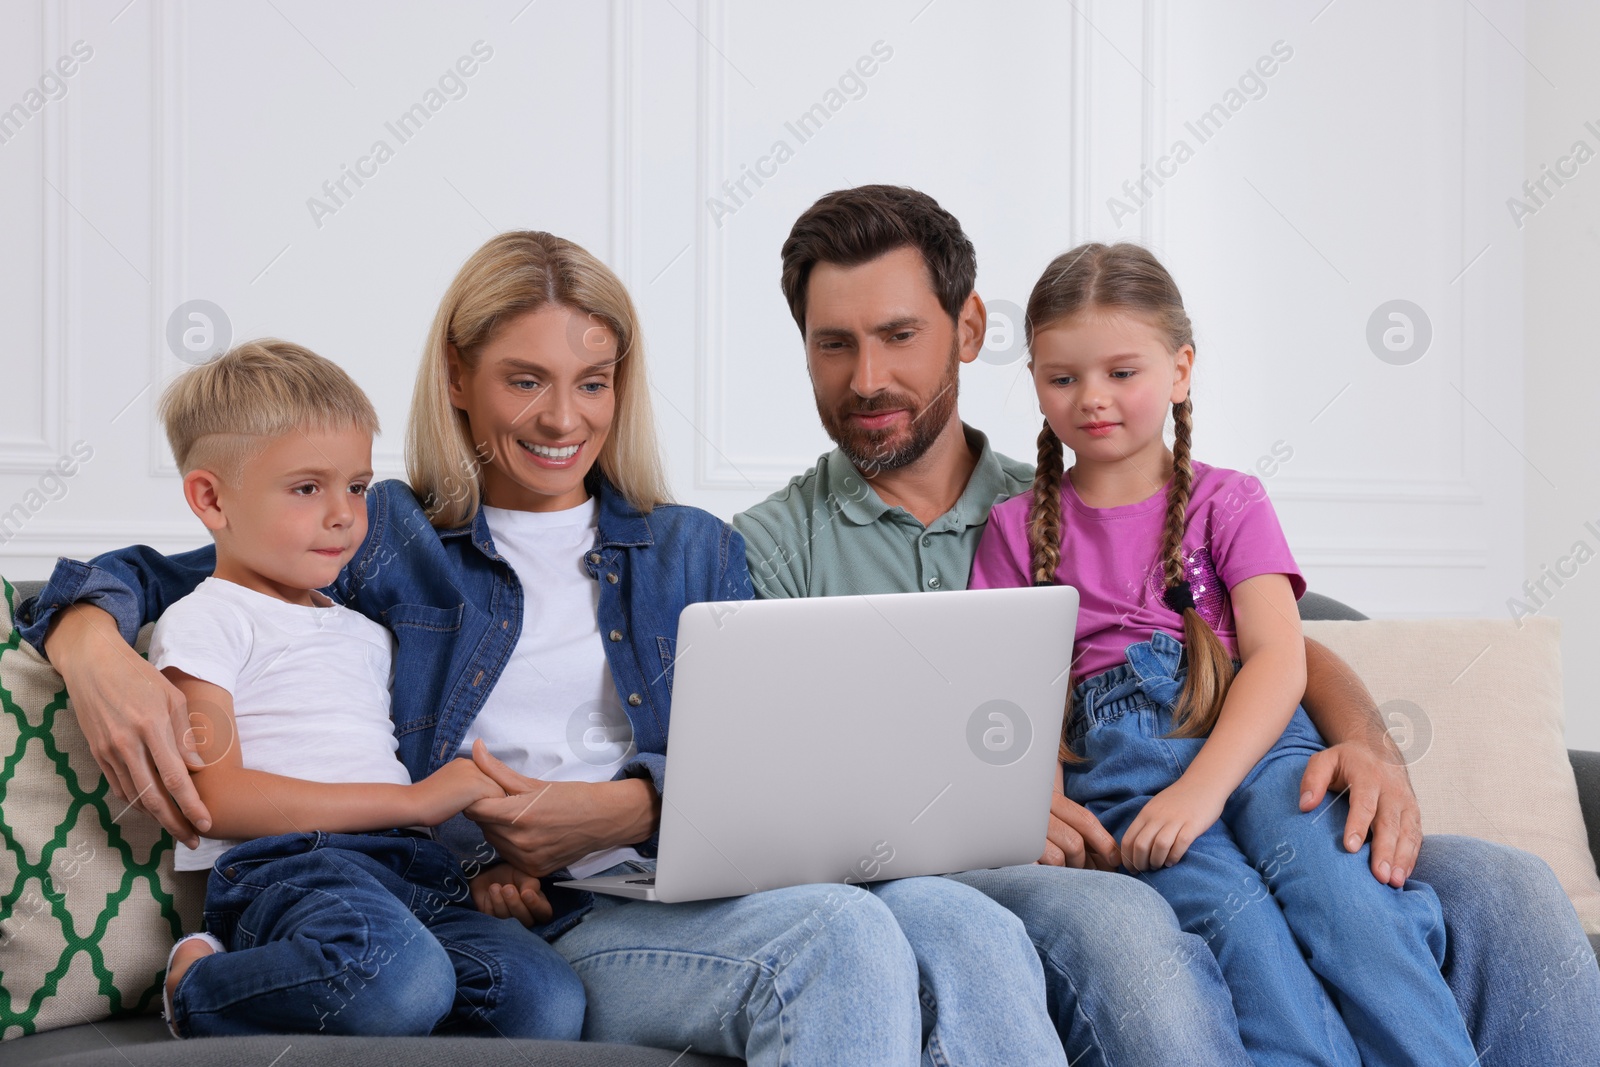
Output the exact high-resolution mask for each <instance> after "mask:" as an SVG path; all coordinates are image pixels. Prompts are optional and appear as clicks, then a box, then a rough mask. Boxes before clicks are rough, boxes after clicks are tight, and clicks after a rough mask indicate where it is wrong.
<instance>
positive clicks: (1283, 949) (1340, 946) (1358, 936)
mask: <svg viewBox="0 0 1600 1067" xmlns="http://www.w3.org/2000/svg"><path fill="white" fill-rule="evenodd" d="M1182 653H1183V647H1182V645H1181V644H1180V643H1179V642H1178V641H1176V640H1175V639H1173V638H1172V637H1170V636H1168V635H1166V634H1164V633H1159V632H1158V633H1155V634H1153V635H1152V637H1151V640H1149V641H1147V642H1142V643H1140V644H1135V645H1132V646H1130V647H1129V648H1128V651H1127V658H1128V662H1127V663H1125V664H1123V665H1122V666H1120V667H1114V668H1112V669H1111V670H1109V671H1107V672H1105V673H1104V674H1100V675H1097V676H1095V677H1094V678H1091V679H1089V680H1088V681H1086V682H1083V683H1082V684H1081V685H1079V686H1078V687H1077V689H1076V690H1075V692H1074V694H1073V709H1074V710H1073V720H1072V725H1071V729H1070V732H1069V741H1070V742H1071V744H1072V747H1073V750H1074V751H1075V752H1076V753H1077V754H1078V755H1080V756H1083V757H1085V759H1086V762H1085V763H1083V764H1081V765H1075V766H1069V767H1068V772H1069V773H1068V779H1067V795H1068V796H1069V797H1070V798H1071V799H1073V800H1076V801H1077V802H1078V803H1080V804H1082V805H1084V806H1085V807H1086V808H1088V809H1089V810H1090V811H1091V812H1093V813H1094V814H1095V815H1096V816H1098V817H1099V819H1100V821H1101V822H1102V823H1103V824H1105V827H1106V829H1107V830H1109V831H1110V832H1111V834H1112V836H1114V837H1116V838H1117V839H1118V840H1121V838H1122V835H1123V834H1124V833H1125V832H1126V830H1127V828H1128V826H1129V825H1130V824H1131V823H1132V822H1133V820H1134V818H1135V816H1137V815H1138V814H1139V812H1140V811H1141V810H1142V809H1143V808H1144V805H1145V804H1146V803H1147V802H1148V801H1149V799H1150V798H1151V797H1152V796H1153V795H1155V794H1156V793H1158V792H1160V791H1161V790H1162V789H1164V788H1166V787H1167V786H1168V785H1170V784H1171V783H1172V782H1173V781H1175V780H1176V779H1177V778H1178V777H1179V776H1180V775H1181V774H1182V773H1183V772H1184V771H1185V770H1186V769H1187V768H1188V766H1189V764H1190V762H1191V761H1192V760H1193V759H1194V757H1195V754H1196V753H1198V752H1199V750H1200V747H1201V745H1202V744H1203V743H1204V742H1203V740H1202V739H1199V738H1172V737H1169V736H1167V735H1169V734H1170V733H1171V732H1172V727H1173V715H1172V706H1173V703H1174V702H1175V701H1176V699H1177V696H1178V692H1179V690H1180V688H1181V685H1182V681H1183V677H1184V673H1185V672H1184V670H1183V668H1182V666H1181V660H1182ZM1322 747H1323V746H1322V742H1321V739H1320V738H1319V737H1318V736H1317V733H1316V729H1315V728H1314V727H1313V726H1312V725H1311V721H1310V719H1308V718H1307V717H1306V714H1305V712H1304V710H1302V709H1298V708H1297V709H1296V710H1295V713H1294V716H1293V718H1292V719H1291V721H1290V723H1289V726H1288V727H1287V729H1285V730H1284V733H1283V735H1282V736H1281V737H1280V738H1279V739H1278V741H1277V742H1276V743H1275V744H1274V745H1273V747H1272V749H1271V750H1270V751H1269V752H1268V753H1267V754H1266V755H1265V756H1263V757H1262V758H1261V760H1260V761H1259V762H1258V763H1257V764H1256V766H1255V768H1254V769H1253V770H1251V772H1250V774H1249V775H1247V776H1246V777H1245V780H1244V781H1243V782H1242V783H1241V784H1240V785H1239V787H1238V789H1236V790H1235V791H1234V793H1233V795H1232V797H1230V798H1229V800H1228V803H1227V805H1226V806H1225V807H1224V809H1223V813H1222V818H1221V819H1220V820H1218V822H1216V823H1215V824H1213V825H1212V826H1211V827H1210V828H1209V829H1208V830H1207V831H1206V832H1205V833H1204V834H1202V835H1201V836H1200V837H1199V838H1198V839H1197V840H1196V841H1195V842H1194V843H1193V844H1192V845H1191V846H1190V847H1189V850H1188V852H1187V853H1186V854H1185V855H1184V857H1183V858H1182V859H1181V860H1179V861H1178V863H1176V864H1175V865H1173V866H1171V867H1167V868H1164V869H1162V870H1157V871H1148V872H1143V873H1141V874H1140V875H1139V878H1140V879H1141V880H1143V881H1145V882H1146V883H1147V884H1149V885H1151V886H1152V887H1154V888H1155V889H1156V891H1157V892H1159V893H1160V894H1161V895H1162V896H1163V897H1165V898H1166V899H1167V901H1168V903H1170V904H1171V905H1172V908H1173V911H1174V912H1175V913H1176V914H1177V916H1178V919H1179V921H1180V922H1181V923H1182V924H1183V927H1184V929H1185V930H1188V931H1190V932H1192V933H1195V934H1198V935H1200V936H1201V937H1203V938H1204V939H1205V941H1206V943H1207V944H1208V945H1209V946H1210V948H1211V950H1212V952H1213V954H1214V955H1215V956H1216V958H1217V962H1218V964H1219V965H1220V966H1221V968H1222V973H1223V975H1224V976H1225V977H1226V978H1227V981H1228V988H1229V990H1230V991H1231V992H1232V995H1233V1004H1234V1011H1235V1014H1236V1015H1237V1017H1238V1021H1239V1032H1240V1035H1241V1037H1242V1038H1243V1040H1244V1045H1245V1048H1246V1049H1247V1050H1249V1053H1250V1055H1251V1058H1252V1060H1253V1061H1254V1062H1255V1063H1257V1064H1312V1063H1329V1062H1334V1063H1348V1064H1357V1063H1363V1064H1366V1065H1367V1067H1376V1065H1380V1064H1417V1063H1429V1064H1440V1065H1452V1067H1456V1065H1458V1067H1468V1065H1471V1064H1476V1063H1477V1062H1478V1055H1477V1052H1476V1050H1475V1049H1474V1048H1473V1047H1472V1041H1471V1038H1470V1036H1469V1035H1468V1032H1467V1028H1466V1025H1465V1023H1464V1022H1463V1021H1462V1018H1461V1013H1460V1011H1459V1010H1458V1008H1457V1005H1456V1001H1455V998H1454V997H1453V996H1452V994H1451V991H1450V988H1449V986H1448V985H1446V983H1445V980H1444V977H1443V976H1442V975H1441V974H1440V970H1439V968H1440V966H1441V965H1442V963H1443V962H1444V957H1445V929H1444V920H1443V916H1442V915H1441V912H1440V907H1439V903H1438V900H1437V899H1436V897H1435V896H1434V893H1433V890H1432V889H1430V888H1429V887H1428V886H1426V885H1425V884H1423V883H1421V882H1417V881H1410V882H1408V883H1407V884H1406V886H1405V888H1404V889H1393V888H1390V887H1388V886H1385V885H1382V884H1381V883H1379V882H1378V880H1377V879H1376V878H1374V877H1373V876H1372V874H1371V871H1370V870H1369V867H1368V855H1367V850H1366V849H1364V848H1363V849H1362V850H1361V851H1360V852H1358V853H1350V852H1346V851H1345V850H1344V847H1343V845H1342V844H1341V843H1340V840H1339V836H1340V834H1341V833H1342V832H1343V829H1344V820H1345V814H1346V811H1345V805H1344V803H1343V802H1342V801H1340V800H1335V799H1332V798H1330V799H1327V800H1324V802H1323V803H1322V804H1321V805H1319V806H1318V807H1317V808H1316V810H1314V811H1311V812H1307V813H1302V812H1300V810H1299V806H1298V800H1297V798H1298V797H1299V787H1300V780H1301V776H1302V775H1303V774H1304V773H1305V767H1306V761H1307V760H1308V759H1309V758H1310V757H1311V755H1312V754H1314V753H1315V752H1318V751H1320V750H1321V748H1322Z"/></svg>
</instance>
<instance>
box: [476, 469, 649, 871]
mask: <svg viewBox="0 0 1600 1067" xmlns="http://www.w3.org/2000/svg"><path fill="white" fill-rule="evenodd" d="M483 511H484V517H485V518H486V519H487V520H488V523H489V533H490V534H491V535H492V536H493V537H494V543H495V547H496V548H497V549H499V551H500V554H501V555H502V556H504V557H505V559H506V562H507V563H509V564H511V568H512V570H514V571H515V572H516V575H517V580H518V581H519V582H520V583H521V585H522V596H523V604H522V632H521V633H520V634H519V635H518V636H517V647H516V648H515V649H513V650H512V653H511V659H510V661H509V662H508V663H507V664H506V667H505V670H504V671H502V672H501V674H500V679H499V681H497V682H496V683H495V686H494V689H492V690H491V691H490V693H489V696H488V698H487V699H486V700H485V701H484V703H483V708H482V709H481V710H479V712H478V715H477V717H476V718H474V719H473V720H472V725H471V726H469V727H468V728H467V733H466V736H465V737H463V738H462V739H461V749H460V753H461V755H463V756H467V757H471V755H472V742H473V741H474V740H476V739H477V738H480V737H481V738H483V741H484V744H485V745H487V746H488V748H489V751H490V752H492V753H494V754H495V755H496V756H498V757H499V758H500V759H502V760H504V761H505V763H506V765H507V766H509V767H511V768H512V769H513V770H516V771H518V772H520V773H522V774H525V775H527V776H528V777H529V778H540V779H543V780H545V781H550V782H609V781H610V780H611V779H612V778H614V777H616V774H617V772H618V771H619V770H621V769H622V767H623V766H624V765H625V764H626V763H627V762H628V761H629V760H631V759H632V758H633V756H634V753H635V751H636V749H635V747H634V744H633V726H632V724H631V723H630V722H629V721H628V715H627V713H626V712H625V711H624V710H623V708H622V701H621V700H619V699H618V698H617V687H616V684H615V682H613V681H612V678H611V668H610V666H609V665H608V664H607V663H606V653H605V646H604V644H602V643H601V642H602V640H603V639H602V637H601V634H600V623H599V607H600V587H599V585H598V583H596V582H595V580H594V579H593V578H591V577H589V574H588V572H587V571H585V570H584V568H583V556H584V554H585V553H586V552H588V551H590V549H591V548H592V547H593V546H594V542H595V536H596V532H597V531H598V529H599V518H598V509H597V506H596V502H595V500H594V498H593V497H591V498H590V499H589V500H587V501H586V502H584V503H582V504H580V505H578V506H577V507H575V508H569V509H567V510H565V511H508V510H505V509H503V508H491V507H485V508H484V509H483ZM536 814H537V809H535V815H536ZM638 858H639V853H638V852H636V851H634V850H633V849H631V848H613V849H606V850H603V851H601V852H595V853H592V854H591V855H588V856H585V857H584V858H583V859H581V860H578V861H577V862H575V863H572V864H570V865H569V866H568V868H567V869H568V870H570V871H571V872H572V874H573V876H574V877H577V878H586V877H588V876H589V875H590V874H593V873H594V872H595V871H602V870H605V869H606V868H607V867H611V866H614V865H616V864H618V863H621V862H623V861H624V860H629V859H638Z"/></svg>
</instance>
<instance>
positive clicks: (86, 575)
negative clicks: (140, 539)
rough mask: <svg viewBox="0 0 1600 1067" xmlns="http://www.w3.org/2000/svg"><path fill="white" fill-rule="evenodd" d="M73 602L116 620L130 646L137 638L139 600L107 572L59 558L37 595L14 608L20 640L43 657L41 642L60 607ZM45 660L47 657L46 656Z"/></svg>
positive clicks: (67, 605)
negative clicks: (92, 607)
mask: <svg viewBox="0 0 1600 1067" xmlns="http://www.w3.org/2000/svg"><path fill="white" fill-rule="evenodd" d="M75 603H83V604H91V605H93V606H94V607H97V608H100V609H102V610H104V611H106V612H107V613H108V614H110V615H111V617H112V618H113V619H115V620H116V621H117V630H118V631H119V632H121V634H122V639H123V640H124V641H126V642H128V644H129V645H132V644H133V643H134V641H135V640H137V638H138V636H139V624H140V621H141V617H140V611H139V603H138V599H137V598H136V597H135V596H134V594H133V592H132V591H131V590H129V589H128V587H127V585H126V584H125V583H124V582H122V581H120V580H119V579H117V578H116V577H115V576H113V575H112V574H111V573H110V572H109V571H105V570H102V569H101V568H99V567H96V566H94V565H93V564H89V563H82V562H80V561H78V560H75V559H67V558H66V557H64V556H63V557H62V558H60V559H58V560H56V567H55V570H54V571H52V572H51V574H50V581H49V582H48V583H47V584H46V585H45V587H44V590H43V591H42V592H41V593H40V594H39V595H38V596H37V597H33V598H31V599H29V600H26V601H24V602H23V603H22V605H21V606H20V607H19V608H18V609H17V622H18V623H19V624H20V626H19V630H20V632H21V634H22V639H23V640H24V641H26V642H28V644H30V645H32V646H33V647H34V648H36V649H38V650H39V655H41V656H45V651H44V639H45V635H46V634H48V633H49V632H50V624H51V623H52V622H53V621H55V617H56V614H57V613H58V612H59V611H61V610H62V609H63V608H66V607H70V606H71V605H73V604H75ZM45 658H46V659H48V658H49V657H48V656H45Z"/></svg>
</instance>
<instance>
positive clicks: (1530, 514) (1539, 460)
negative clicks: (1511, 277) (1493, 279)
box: [1500, 0, 1600, 749]
mask: <svg viewBox="0 0 1600 1067" xmlns="http://www.w3.org/2000/svg"><path fill="white" fill-rule="evenodd" d="M1597 40H1600V8H1597V7H1596V6H1595V5H1594V4H1592V3H1587V2H1585V0H1564V2H1561V0H1545V2H1542V3H1538V4H1532V5H1529V8H1528V28H1527V47H1526V49H1525V51H1526V52H1527V54H1528V64H1527V65H1526V67H1525V76H1524V81H1525V82H1526V85H1527V100H1528V123H1527V142H1526V145H1527V147H1526V151H1525V157H1524V166H1523V172H1522V174H1521V175H1520V176H1519V179H1518V181H1517V182H1516V183H1515V186H1514V187H1513V188H1510V189H1507V190H1505V192H1504V199H1506V200H1511V199H1513V198H1515V200H1517V201H1519V202H1520V206H1518V207H1517V208H1516V212H1515V213H1516V215H1517V221H1520V222H1521V224H1522V227H1521V233H1522V234H1523V235H1524V240H1525V241H1526V244H1527V262H1526V268H1525V269H1526V273H1525V292H1526V298H1527V307H1526V329H1525V332H1524V336H1525V338H1526V341H1525V343H1526V351H1527V357H1526V359H1525V361H1524V363H1523V372H1524V375H1525V381H1526V383H1527V395H1526V400H1525V412H1526V419H1527V426H1528V430H1527V437H1526V439H1525V443H1524V451H1526V452H1527V454H1528V463H1529V470H1530V473H1529V474H1528V476H1527V478H1526V479H1525V480H1524V486H1525V497H1524V500H1525V505H1524V512H1523V516H1524V521H1525V524H1526V531H1527V534H1526V536H1527V545H1526V552H1525V555H1524V566H1523V569H1522V571H1521V573H1519V574H1518V575H1517V580H1516V582H1515V583H1514V584H1513V587H1512V588H1510V589H1507V590H1506V591H1505V597H1504V598H1503V599H1504V600H1506V601H1507V602H1508V603H1506V604H1503V605H1502V606H1501V609H1500V610H1501V611H1502V612H1504V613H1508V614H1509V613H1510V612H1511V611H1513V610H1515V611H1517V612H1523V611H1534V612H1537V613H1539V614H1543V615H1551V616H1555V617H1556V618H1559V619H1560V620H1561V631H1562V653H1563V655H1562V666H1563V673H1564V675H1565V679H1564V680H1565V683H1566V690H1567V738H1568V740H1569V742H1570V743H1571V744H1572V745H1573V746H1574V747H1578V748H1591V749H1595V748H1600V702H1597V701H1596V700H1595V695H1594V694H1595V689H1596V687H1597V686H1600V662H1597V656H1596V650H1597V649H1600V563H1593V562H1588V561H1589V560H1590V559H1591V557H1593V556H1594V555H1595V554H1596V553H1600V471H1597V464H1596V458H1597V454H1600V446H1597V445H1596V440H1597V436H1596V414H1597V412H1600V357H1597V356H1596V353H1595V340H1594V338H1595V306H1596V294H1597V293H1600V161H1597V160H1596V158H1595V155H1596V153H1600V69H1597V68H1596V67H1595V64H1594V56H1593V54H1592V48H1591V46H1592V45H1593V43H1594V42H1595V41H1597ZM1580 141H1581V142H1583V143H1584V145H1585V146H1586V148H1585V149H1578V148H1577V143H1578V142H1580ZM1579 156H1584V157H1585V158H1587V159H1589V161H1588V162H1586V163H1583V164H1580V163H1579V162H1578V157H1579ZM1546 168H1549V169H1548V170H1546ZM1574 170H1576V172H1577V173H1576V174H1575V175H1573V174H1572V172H1573V171H1574ZM1552 172H1554V173H1555V174H1556V177H1557V178H1559V179H1560V180H1561V181H1562V183H1563V184H1561V185H1557V184H1556V183H1555V181H1554V180H1551V179H1549V178H1548V177H1547V174H1549V173H1552ZM1562 172H1564V173H1566V174H1567V175H1571V176H1570V177H1562ZM1540 179H1544V187H1543V189H1540V188H1538V187H1537V186H1535V187H1534V189H1533V193H1534V197H1537V199H1534V197H1530V196H1529V195H1528V194H1527V193H1526V192H1525V191H1524V190H1522V188H1521V185H1522V182H1523V181H1530V182H1533V181H1538V180H1540ZM1504 210H1505V211H1506V216H1505V221H1504V223H1503V224H1502V226H1503V228H1504V229H1506V230H1507V231H1510V230H1513V229H1515V228H1516V222H1514V221H1513V219H1512V215H1513V210H1512V208H1510V207H1507V208H1505V209H1504ZM1530 210H1531V213H1525V212H1526V211H1530ZM1507 371H1508V372H1509V371H1510V368H1507ZM1534 467H1537V472H1533V468H1534ZM1524 582H1528V583H1530V589H1527V590H1525V589H1523V588H1522V585H1523V583H1524ZM1534 583H1537V584H1534Z"/></svg>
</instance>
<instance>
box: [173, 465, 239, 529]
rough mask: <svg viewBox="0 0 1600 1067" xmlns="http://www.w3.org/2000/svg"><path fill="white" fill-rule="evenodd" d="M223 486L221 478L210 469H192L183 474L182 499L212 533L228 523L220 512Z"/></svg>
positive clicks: (223, 527)
mask: <svg viewBox="0 0 1600 1067" xmlns="http://www.w3.org/2000/svg"><path fill="white" fill-rule="evenodd" d="M225 488H226V486H225V485H224V484H223V481H222V479H221V478H219V477H217V476H216V474H214V473H212V472H211V471H207V470H192V471H190V472H189V473H188V474H185V475H184V476H183V499H184V501H185V502H186V503H188V505H189V510H190V511H192V512H194V513H195V515H196V516H197V517H199V519H200V521H201V522H203V523H205V524H206V529H208V530H210V531H211V532H212V533H216V532H217V531H218V530H222V529H225V528H226V527H227V525H228V519H227V517H226V516H225V515H223V513H222V491H223V490H224V489H225Z"/></svg>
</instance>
